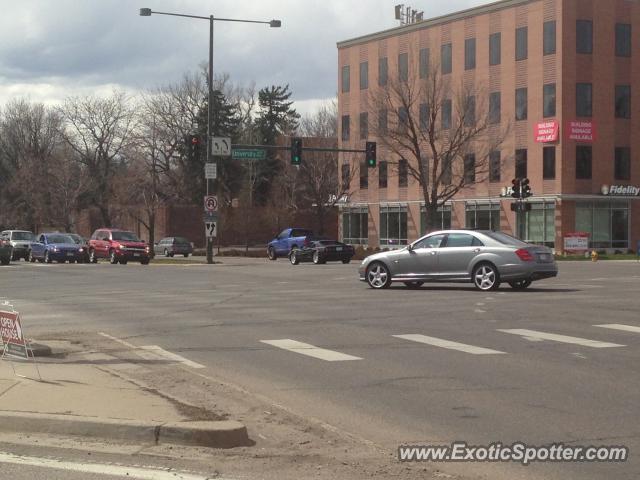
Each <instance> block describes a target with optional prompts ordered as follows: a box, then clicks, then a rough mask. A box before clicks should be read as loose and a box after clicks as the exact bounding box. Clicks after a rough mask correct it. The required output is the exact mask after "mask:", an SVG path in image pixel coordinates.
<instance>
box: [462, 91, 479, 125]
mask: <svg viewBox="0 0 640 480" xmlns="http://www.w3.org/2000/svg"><path fill="white" fill-rule="evenodd" d="M466 104H467V105H466V108H465V109H464V110H465V112H464V126H465V127H473V126H474V125H475V124H476V97H475V96H473V95H472V96H469V97H467V99H466Z"/></svg>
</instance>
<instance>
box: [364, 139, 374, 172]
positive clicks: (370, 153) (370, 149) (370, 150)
mask: <svg viewBox="0 0 640 480" xmlns="http://www.w3.org/2000/svg"><path fill="white" fill-rule="evenodd" d="M365 156H366V157H365V158H366V160H367V167H369V168H376V142H367V143H366V147H365Z"/></svg>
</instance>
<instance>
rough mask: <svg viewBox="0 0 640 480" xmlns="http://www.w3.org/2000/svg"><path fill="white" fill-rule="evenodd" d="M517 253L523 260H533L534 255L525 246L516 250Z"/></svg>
mask: <svg viewBox="0 0 640 480" xmlns="http://www.w3.org/2000/svg"><path fill="white" fill-rule="evenodd" d="M516 255H517V256H518V258H519V259H520V260H522V261H523V262H533V255H531V253H530V252H529V250H526V249H524V248H520V249H518V250H516Z"/></svg>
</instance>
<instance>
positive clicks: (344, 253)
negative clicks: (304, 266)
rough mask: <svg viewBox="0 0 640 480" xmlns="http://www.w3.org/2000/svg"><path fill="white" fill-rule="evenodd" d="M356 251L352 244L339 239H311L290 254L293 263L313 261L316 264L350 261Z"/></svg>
mask: <svg viewBox="0 0 640 480" xmlns="http://www.w3.org/2000/svg"><path fill="white" fill-rule="evenodd" d="M354 254H355V251H354V249H353V247H352V246H351V245H347V244H346V243H341V242H338V241H337V240H311V241H310V242H307V243H306V244H305V245H304V246H303V247H302V248H295V249H293V250H291V253H290V254H289V261H290V262H291V264H292V265H298V264H299V263H300V262H313V263H315V264H316V265H317V264H322V263H327V262H342V263H349V262H350V261H351V258H352V257H353V255H354Z"/></svg>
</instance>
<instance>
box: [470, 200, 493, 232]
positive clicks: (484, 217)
mask: <svg viewBox="0 0 640 480" xmlns="http://www.w3.org/2000/svg"><path fill="white" fill-rule="evenodd" d="M465 226H466V228H472V229H477V230H493V231H494V232H499V231H500V204H499V203H470V202H469V203H467V205H466V207H465Z"/></svg>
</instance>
